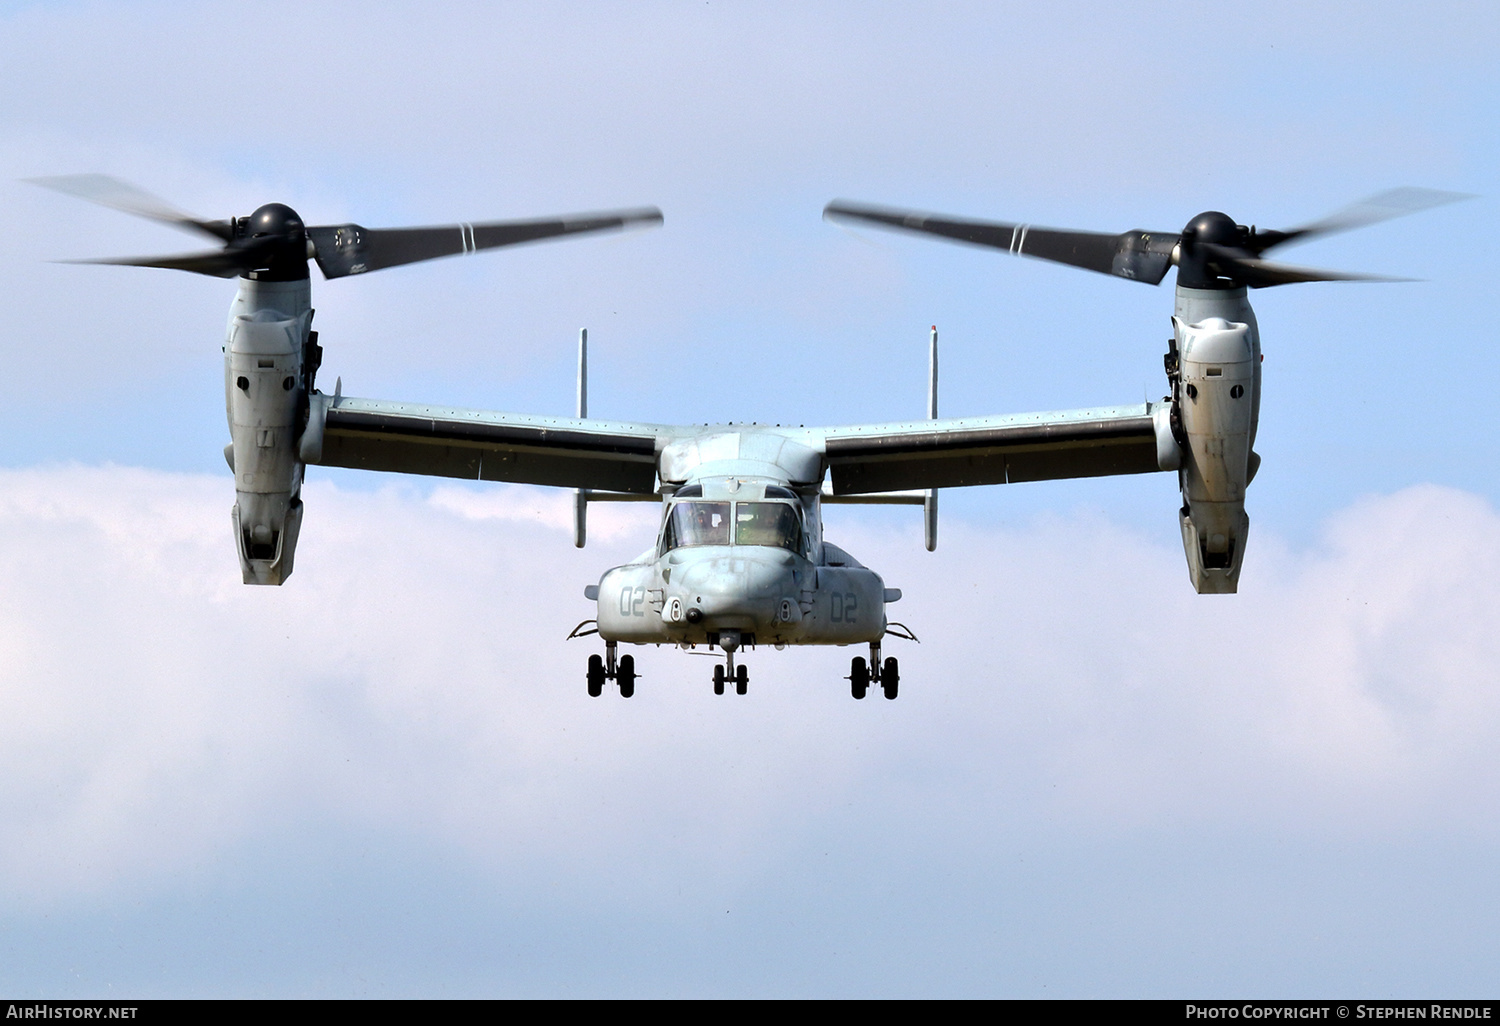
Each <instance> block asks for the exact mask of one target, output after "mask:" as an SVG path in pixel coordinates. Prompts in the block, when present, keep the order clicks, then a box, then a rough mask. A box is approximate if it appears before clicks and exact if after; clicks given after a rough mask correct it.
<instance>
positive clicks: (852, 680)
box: [849, 656, 870, 698]
mask: <svg viewBox="0 0 1500 1026" xmlns="http://www.w3.org/2000/svg"><path fill="white" fill-rule="evenodd" d="M869 689H870V667H869V666H867V665H866V664H865V658H864V656H855V657H854V659H853V661H852V662H850V663H849V693H850V694H852V695H853V696H854V697H855V698H864V697H865V692H866V691H868V690H869Z"/></svg>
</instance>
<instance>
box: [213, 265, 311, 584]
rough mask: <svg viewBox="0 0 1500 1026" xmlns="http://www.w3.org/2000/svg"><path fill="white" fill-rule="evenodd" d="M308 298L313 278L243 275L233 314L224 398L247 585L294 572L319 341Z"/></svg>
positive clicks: (278, 579) (236, 519)
mask: <svg viewBox="0 0 1500 1026" xmlns="http://www.w3.org/2000/svg"><path fill="white" fill-rule="evenodd" d="M308 300H309V295H308V283H307V282H306V281H292V282H261V281H255V280H252V279H248V278H242V279H240V292H239V295H238V297H236V299H235V306H234V308H233V310H232V311H231V315H230V320H229V337H228V340H227V342H226V344H225V346H224V396H225V406H226V407H227V413H228V417H229V433H230V439H231V441H230V444H229V447H228V448H227V449H226V450H225V453H224V455H225V456H226V457H227V458H228V459H229V466H230V468H231V469H232V470H233V471H234V488H235V493H236V496H235V497H236V501H235V505H234V510H233V511H232V514H231V517H232V520H233V523H234V536H235V543H236V545H237V547H238V549H239V555H240V570H241V572H242V574H243V576H244V581H245V583H246V584H281V583H282V582H283V581H285V580H286V579H287V578H288V577H289V576H291V573H292V557H293V555H294V554H295V552H296V548H297V535H298V532H299V531H300V530H301V527H302V499H301V497H300V495H301V491H302V461H301V459H300V457H299V452H298V446H299V442H300V436H301V433H302V427H303V424H304V422H305V420H306V416H307V392H308V388H309V385H310V382H309V381H308V380H307V375H306V374H305V368H304V354H305V352H306V351H307V349H308V348H309V346H310V345H311V346H312V347H313V348H315V345H316V344H315V343H311V342H310V339H309V330H308V329H309V325H310V323H311V320H312V310H311V308H310V306H309V302H308ZM314 369H315V368H314Z"/></svg>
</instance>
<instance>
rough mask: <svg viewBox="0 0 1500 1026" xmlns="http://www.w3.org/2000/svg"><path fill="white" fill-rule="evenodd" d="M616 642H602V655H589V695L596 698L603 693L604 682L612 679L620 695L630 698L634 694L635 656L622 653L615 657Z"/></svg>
mask: <svg viewBox="0 0 1500 1026" xmlns="http://www.w3.org/2000/svg"><path fill="white" fill-rule="evenodd" d="M617 647H618V642H614V641H606V642H605V643H604V656H603V658H600V656H599V655H598V654H597V653H596V654H594V655H591V656H589V670H588V674H587V675H586V676H587V679H588V682H589V697H590V698H598V697H599V696H600V695H602V694H603V693H604V682H605V681H607V680H612V681H614V682H615V683H616V684H618V685H619V686H620V697H621V698H630V697H631V696H632V695H634V694H635V676H636V675H635V656H633V655H622V656H620V657H619V658H618V659H616V658H615V650H616V648H617Z"/></svg>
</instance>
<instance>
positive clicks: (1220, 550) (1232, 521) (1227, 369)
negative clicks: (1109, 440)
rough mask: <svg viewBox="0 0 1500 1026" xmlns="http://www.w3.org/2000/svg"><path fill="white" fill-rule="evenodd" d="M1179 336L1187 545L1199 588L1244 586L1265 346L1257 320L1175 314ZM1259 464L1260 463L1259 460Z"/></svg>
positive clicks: (1214, 589)
mask: <svg viewBox="0 0 1500 1026" xmlns="http://www.w3.org/2000/svg"><path fill="white" fill-rule="evenodd" d="M1173 326H1174V328H1175V332H1176V336H1177V339H1176V340H1177V367H1178V373H1179V375H1180V378H1179V380H1178V381H1177V382H1176V396H1175V398H1176V403H1177V417H1178V421H1179V425H1180V433H1181V441H1182V442H1183V449H1184V452H1183V459H1182V466H1181V468H1180V469H1179V471H1178V473H1179V479H1180V481H1181V484H1182V503H1183V505H1182V510H1181V512H1180V514H1179V519H1180V520H1181V526H1182V545H1183V549H1184V550H1185V551H1186V554H1187V561H1188V573H1189V575H1190V576H1191V578H1192V581H1193V587H1195V588H1196V589H1197V590H1198V591H1199V592H1200V593H1206V594H1228V593H1232V592H1234V591H1236V590H1237V589H1238V587H1239V577H1240V566H1241V563H1242V562H1243V559H1244V554H1245V539H1246V536H1247V535H1248V534H1249V531H1250V518H1249V517H1248V516H1246V515H1245V486H1246V485H1248V484H1249V483H1250V477H1251V473H1252V458H1251V452H1250V446H1251V444H1252V442H1253V440H1254V432H1255V421H1256V417H1255V409H1256V406H1257V398H1258V397H1257V394H1256V393H1257V388H1256V386H1257V383H1258V382H1257V377H1258V375H1257V373H1256V371H1257V369H1258V368H1257V364H1258V363H1259V353H1258V349H1259V346H1258V345H1257V344H1256V338H1255V329H1254V325H1253V323H1246V322H1244V321H1230V320H1226V319H1225V318H1223V317H1208V318H1205V319H1204V320H1202V321H1198V322H1194V323H1188V322H1185V321H1183V320H1180V319H1177V318H1174V319H1173ZM1254 462H1256V463H1258V462H1259V461H1258V460H1256V461H1254Z"/></svg>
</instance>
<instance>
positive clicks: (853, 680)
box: [845, 641, 901, 699]
mask: <svg viewBox="0 0 1500 1026" xmlns="http://www.w3.org/2000/svg"><path fill="white" fill-rule="evenodd" d="M845 679H846V680H848V681H849V693H850V694H851V695H853V696H854V697H855V698H864V697H865V693H866V692H867V691H869V689H870V685H871V684H879V685H880V690H882V691H884V692H885V697H886V698H890V699H894V698H895V697H896V690H897V688H898V687H899V686H900V684H901V668H900V666H899V664H897V662H896V657H895V656H891V657H890V658H888V659H887V660H886V661H885V662H884V663H883V664H882V663H881V661H880V642H878V641H872V642H870V661H869V662H868V663H867V662H865V659H864V656H855V657H854V659H853V660H852V661H851V662H850V663H849V676H848V677H847V678H845Z"/></svg>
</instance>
